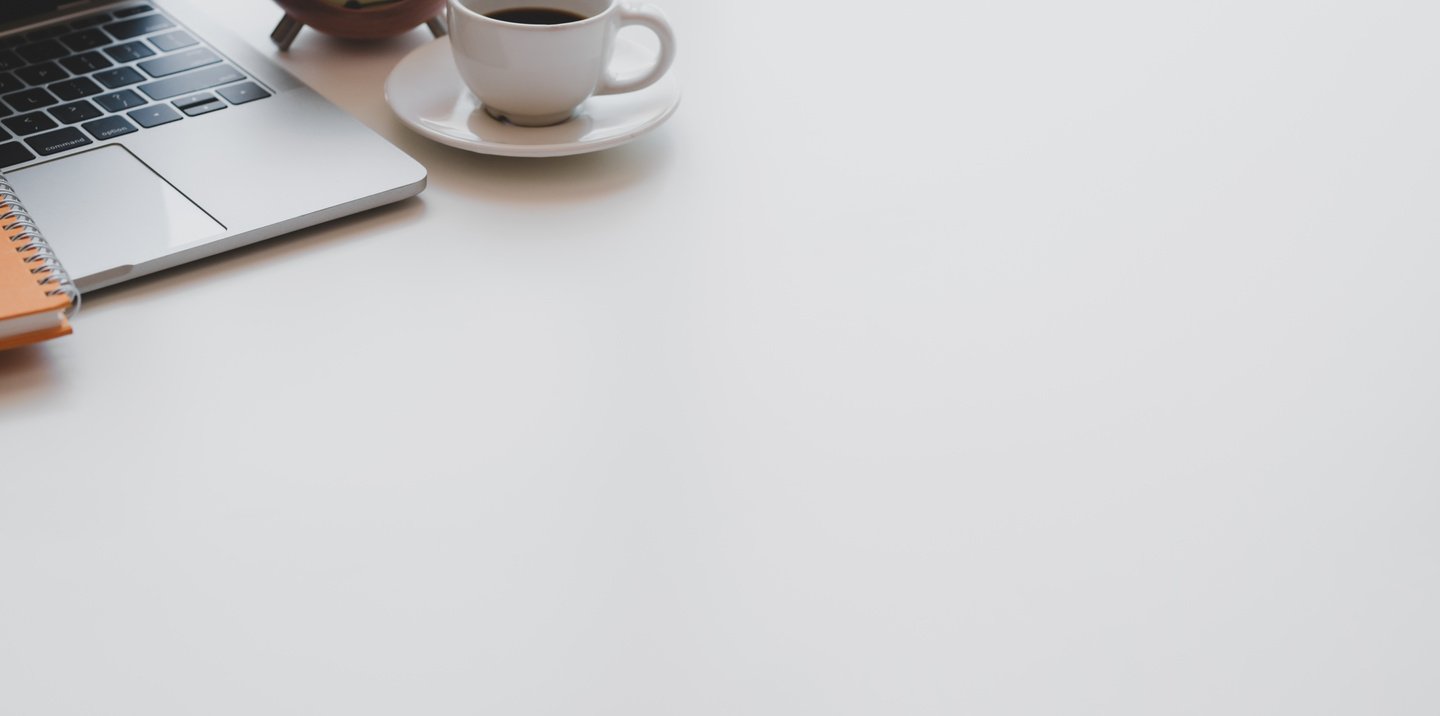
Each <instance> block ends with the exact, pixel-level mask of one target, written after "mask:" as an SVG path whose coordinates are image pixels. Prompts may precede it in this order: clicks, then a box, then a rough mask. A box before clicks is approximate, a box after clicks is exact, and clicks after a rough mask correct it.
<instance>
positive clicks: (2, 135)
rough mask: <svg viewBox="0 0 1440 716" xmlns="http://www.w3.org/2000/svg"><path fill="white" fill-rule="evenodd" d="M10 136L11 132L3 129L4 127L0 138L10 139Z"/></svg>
mask: <svg viewBox="0 0 1440 716" xmlns="http://www.w3.org/2000/svg"><path fill="white" fill-rule="evenodd" d="M9 138H10V133H9V132H7V131H5V130H3V129H0V140H4V139H9Z"/></svg>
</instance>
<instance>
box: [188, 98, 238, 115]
mask: <svg viewBox="0 0 1440 716" xmlns="http://www.w3.org/2000/svg"><path fill="white" fill-rule="evenodd" d="M229 106H230V105H228V104H225V103H224V102H221V101H220V100H218V99H217V100H214V101H211V102H205V103H203V104H196V105H191V106H189V107H185V108H183V109H181V110H180V111H181V112H184V113H185V114H186V116H189V117H199V116H200V115H202V114H210V113H211V112H215V111H219V110H222V109H226V108H228V107H229Z"/></svg>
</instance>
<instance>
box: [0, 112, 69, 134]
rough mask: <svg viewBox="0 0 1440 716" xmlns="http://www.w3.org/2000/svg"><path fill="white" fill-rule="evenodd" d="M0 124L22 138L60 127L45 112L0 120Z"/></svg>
mask: <svg viewBox="0 0 1440 716" xmlns="http://www.w3.org/2000/svg"><path fill="white" fill-rule="evenodd" d="M0 124H4V125H5V126H6V128H8V129H9V130H10V131H12V132H14V133H16V134H18V135H20V136H22V137H23V136H25V135H27V134H34V133H36V132H43V131H45V130H47V129H54V128H56V127H58V126H60V125H58V124H56V123H55V120H53V119H51V118H50V117H48V116H47V115H46V114H45V113H44V112H31V113H30V114H22V115H20V116H19V117H11V118H9V119H3V120H0Z"/></svg>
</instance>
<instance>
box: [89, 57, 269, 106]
mask: <svg viewBox="0 0 1440 716" xmlns="http://www.w3.org/2000/svg"><path fill="white" fill-rule="evenodd" d="M102 74H103V73H102ZM243 79H245V75H243V74H241V72H240V71H239V70H237V69H235V68H234V67H231V66H229V65H214V66H211V67H206V68H204V69H200V70H195V71H194V72H188V73H186V74H183V75H178V76H176V77H171V78H169V79H163V80H160V81H158V82H151V83H150V84H145V85H140V91H141V92H144V93H145V94H148V95H150V98H151V99H170V98H171V97H179V96H180V95H182V94H189V93H191V92H199V91H200V90H202V89H210V88H211V87H215V86H217V85H226V84H230V83H231V82H238V81H240V80H243Z"/></svg>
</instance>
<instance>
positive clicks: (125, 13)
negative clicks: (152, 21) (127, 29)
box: [115, 5, 155, 17]
mask: <svg viewBox="0 0 1440 716" xmlns="http://www.w3.org/2000/svg"><path fill="white" fill-rule="evenodd" d="M154 9H155V8H153V7H150V6H149V5H136V6H135V7H127V8H125V9H124V10H116V11H115V17H130V16H131V15H139V14H141V13H146V12H150V11H151V10H154Z"/></svg>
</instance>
